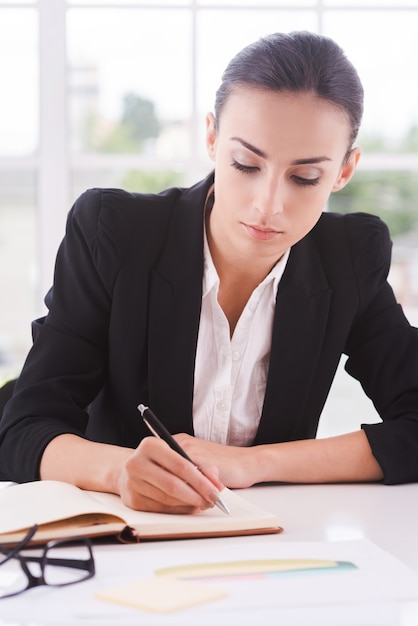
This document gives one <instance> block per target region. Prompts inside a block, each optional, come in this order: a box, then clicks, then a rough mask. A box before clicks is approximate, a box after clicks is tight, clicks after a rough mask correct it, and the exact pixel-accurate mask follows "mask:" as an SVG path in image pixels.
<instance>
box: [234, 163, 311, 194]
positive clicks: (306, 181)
mask: <svg viewBox="0 0 418 626" xmlns="http://www.w3.org/2000/svg"><path fill="white" fill-rule="evenodd" d="M231 166H232V167H233V168H234V169H236V170H238V171H239V172H241V173H242V174H255V173H256V172H259V171H260V170H259V168H258V167H255V166H252V165H244V164H243V163H240V162H239V161H235V159H234V160H233V161H232V163H231ZM291 179H292V180H293V182H295V183H296V184H297V185H300V186H301V187H309V186H310V187H313V186H315V185H317V184H318V183H319V177H317V178H303V176H296V175H295V174H293V175H292V176H291Z"/></svg>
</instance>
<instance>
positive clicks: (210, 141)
mask: <svg viewBox="0 0 418 626" xmlns="http://www.w3.org/2000/svg"><path fill="white" fill-rule="evenodd" d="M216 136H217V133H216V120H215V116H214V115H213V113H208V114H207V116H206V149H207V152H208V155H209V157H210V158H211V159H212V161H214V160H215V154H216Z"/></svg>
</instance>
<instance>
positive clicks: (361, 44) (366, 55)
mask: <svg viewBox="0 0 418 626" xmlns="http://www.w3.org/2000/svg"><path fill="white" fill-rule="evenodd" d="M324 32H325V34H326V35H329V36H330V37H333V38H334V39H335V40H336V41H337V42H338V43H339V44H340V45H341V46H342V47H343V48H344V50H345V51H346V53H347V55H348V57H349V58H350V60H351V61H352V62H353V64H354V65H355V66H356V68H357V70H358V72H359V74H360V77H361V79H362V82H363V85H364V89H365V112H364V121H363V134H368V135H370V134H373V135H379V136H381V137H386V138H388V140H389V141H388V143H387V145H388V149H389V148H390V145H391V142H392V144H393V147H394V149H395V150H398V149H399V143H400V142H401V141H402V140H403V138H404V137H405V136H406V134H407V133H408V132H409V131H410V130H411V129H412V128H413V127H414V126H417V125H418V89H417V81H416V77H417V76H418V37H417V33H418V11H398V12H392V11H379V13H378V14H377V13H376V12H375V11H361V12H356V11H352V12H351V11H350V12H349V11H341V12H340V11H338V12H335V13H334V12H326V13H325V15H324ZM354 32H355V37H353V33H354Z"/></svg>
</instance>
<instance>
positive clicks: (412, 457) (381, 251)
mask: <svg viewBox="0 0 418 626" xmlns="http://www.w3.org/2000/svg"><path fill="white" fill-rule="evenodd" d="M345 221H346V230H347V236H348V239H349V242H350V247H351V251H352V259H353V268H354V272H355V275H356V279H357V284H358V293H359V299H360V305H359V310H358V314H357V316H356V319H355V320H354V323H353V325H352V328H351V331H350V334H349V337H348V341H347V344H346V350H345V351H346V353H347V354H348V360H347V362H346V370H347V371H348V372H349V373H350V374H351V375H352V376H354V377H355V378H356V379H358V380H359V381H360V383H361V385H362V387H363V389H364V391H365V392H366V394H367V395H368V396H369V397H370V398H371V400H372V401H373V403H374V406H375V408H376V410H377V411H378V413H379V415H380V417H381V418H382V422H381V423H377V424H363V425H362V428H363V430H364V431H365V433H366V435H367V438H368V440H369V443H370V446H371V448H372V452H373V455H374V456H375V458H376V459H377V461H378V462H379V464H380V466H381V468H382V470H383V474H384V482H385V483H386V484H397V483H405V482H416V481H418V330H417V329H416V328H413V327H411V326H410V324H409V322H408V320H407V319H406V317H405V315H404V314H403V312H402V309H401V307H400V305H399V304H398V303H397V302H396V300H395V297H394V295H393V292H392V289H391V287H390V285H389V283H388V282H387V275H388V271H389V267H390V259H391V242H390V237H389V233H388V229H387V227H386V226H385V224H384V223H383V222H382V221H381V220H379V219H378V218H375V217H373V216H367V217H365V216H364V215H363V216H362V215H354V214H353V215H351V216H347V217H346V220H345Z"/></svg>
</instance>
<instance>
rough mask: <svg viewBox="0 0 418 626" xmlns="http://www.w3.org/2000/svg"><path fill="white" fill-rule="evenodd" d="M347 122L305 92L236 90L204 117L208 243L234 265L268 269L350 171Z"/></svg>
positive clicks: (352, 167)
mask: <svg viewBox="0 0 418 626" xmlns="http://www.w3.org/2000/svg"><path fill="white" fill-rule="evenodd" d="M349 136H350V127H349V122H348V117H347V116H346V115H345V113H344V112H342V111H340V110H338V109H337V108H335V107H334V106H333V105H332V104H330V103H328V102H327V101H325V100H322V99H319V98H318V97H315V96H314V95H312V94H310V93H296V94H294V93H288V92H284V93H283V92H281V93H279V92H275V91H268V90H260V89H257V88H252V87H248V86H244V87H240V88H237V89H236V90H235V91H234V92H233V93H232V94H231V95H230V96H229V98H228V100H227V102H226V103H225V106H224V108H223V110H222V112H221V115H220V119H219V120H218V124H217V128H215V121H214V118H213V116H212V115H208V117H207V147H208V153H209V156H210V157H211V159H212V160H213V161H214V163H215V203H214V206H213V209H212V213H211V216H210V222H209V241H210V242H211V244H212V246H211V247H213V246H214V247H215V248H216V250H217V251H219V252H221V253H223V254H224V255H225V254H226V255H227V256H228V257H229V258H230V259H231V260H232V258H233V259H234V260H236V261H241V262H243V263H245V261H251V262H253V263H254V262H257V261H256V259H260V262H262V263H264V261H265V262H267V263H268V264H270V263H271V264H272V265H273V264H274V263H275V262H276V261H277V260H278V259H279V258H280V257H281V256H282V254H283V253H284V252H285V251H286V250H287V249H288V248H289V247H290V246H292V245H293V244H295V243H296V242H297V241H299V240H300V239H302V238H303V237H304V236H305V235H306V234H307V233H308V232H309V231H310V230H311V229H312V227H313V226H314V225H315V224H316V222H317V221H318V219H319V217H320V215H321V213H322V211H323V209H324V207H325V205H326V202H327V199H328V197H329V195H330V193H331V192H332V191H337V190H339V189H341V188H342V187H344V185H346V184H347V182H348V181H349V180H350V178H351V176H352V174H353V173H354V170H355V167H356V164H357V161H358V158H359V156H360V153H359V150H358V149H355V150H353V151H352V153H351V155H350V158H349V159H348V161H346V159H345V156H346V153H347V149H348V142H349Z"/></svg>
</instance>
